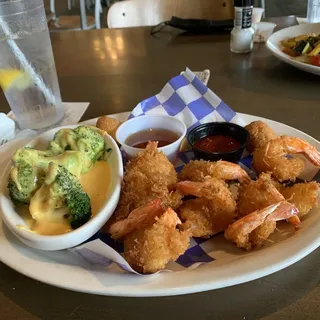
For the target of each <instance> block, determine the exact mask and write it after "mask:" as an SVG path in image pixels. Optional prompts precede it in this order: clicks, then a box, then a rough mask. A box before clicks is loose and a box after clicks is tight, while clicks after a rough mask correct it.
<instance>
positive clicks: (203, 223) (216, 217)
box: [179, 197, 236, 238]
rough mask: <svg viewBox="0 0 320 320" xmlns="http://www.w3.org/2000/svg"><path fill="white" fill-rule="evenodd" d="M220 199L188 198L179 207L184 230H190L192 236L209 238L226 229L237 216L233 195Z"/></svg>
mask: <svg viewBox="0 0 320 320" xmlns="http://www.w3.org/2000/svg"><path fill="white" fill-rule="evenodd" d="M217 200H220V201H215V200H209V199H206V198H198V199H192V200H187V201H185V202H184V203H183V205H182V206H181V207H180V208H179V215H180V217H181V219H182V221H184V222H183V224H182V226H181V229H182V230H190V232H191V235H192V237H200V238H207V237H210V236H212V235H214V234H216V233H219V232H221V231H224V230H225V229H226V228H227V227H228V226H229V225H230V224H231V223H232V222H233V221H234V219H235V217H236V204H235V201H234V200H233V198H232V197H225V200H222V199H217Z"/></svg>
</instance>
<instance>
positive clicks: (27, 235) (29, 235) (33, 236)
mask: <svg viewBox="0 0 320 320" xmlns="http://www.w3.org/2000/svg"><path fill="white" fill-rule="evenodd" d="M80 126H86V125H81V124H79V125H67V126H61V127H57V128H54V129H51V130H48V131H46V132H43V133H41V134H40V135H38V136H37V137H36V138H35V139H33V140H31V141H30V142H28V143H27V144H26V146H27V145H29V144H31V143H34V142H35V141H37V140H38V139H41V137H42V136H43V135H45V134H47V133H49V132H51V131H55V132H57V131H59V130H60V129H65V128H70V129H73V128H77V127H80ZM105 137H107V139H108V140H109V141H108V142H109V143H110V144H111V146H110V147H111V148H112V150H113V152H115V153H116V157H117V159H118V161H117V171H118V174H119V176H120V177H121V179H122V176H123V165H122V157H121V153H120V150H119V147H118V145H117V143H116V142H115V141H114V139H113V138H112V137H111V136H110V135H109V134H107V133H104V138H105ZM8 166H11V159H10V160H9V161H8V164H7V166H6V168H5V170H4V173H3V175H2V179H5V178H6V174H7V171H8ZM2 179H1V180H2ZM120 191H121V181H118V182H117V183H116V184H115V188H114V190H113V191H112V194H111V196H110V198H109V201H108V202H107V203H106V205H105V206H104V207H103V208H102V209H100V211H99V212H98V213H97V214H96V215H94V216H93V217H92V218H90V220H89V221H88V222H86V223H85V224H83V225H82V226H81V227H79V228H77V229H75V230H71V231H70V232H67V233H64V234H59V235H41V234H37V233H34V232H32V231H31V230H30V231H28V230H25V229H24V228H18V227H17V225H16V224H14V223H12V222H11V221H10V218H9V217H8V215H7V213H6V210H3V209H1V210H0V211H1V216H2V218H3V219H4V220H5V221H6V224H7V223H8V224H9V225H10V229H11V230H12V231H14V233H16V234H17V235H19V236H20V237H22V238H23V239H26V240H29V241H37V242H42V243H45V244H47V243H51V242H52V241H55V240H56V241H61V240H63V239H64V240H66V241H67V240H68V238H71V237H72V238H73V237H74V236H77V235H81V233H82V231H83V229H84V228H87V227H90V226H91V225H93V224H94V223H95V222H96V221H97V220H98V219H101V213H102V211H105V209H106V208H107V207H108V205H109V203H111V201H112V200H114V199H115V198H117V196H118V193H119V194H120ZM3 198H6V199H8V197H7V196H6V195H4V194H3V192H2V190H0V203H1V207H3V206H2V201H3ZM10 201H11V200H10ZM11 202H12V201H11ZM14 212H15V214H17V215H19V214H18V213H17V212H16V211H15V210H14ZM86 240H87V239H86ZM86 240H84V241H86Z"/></svg>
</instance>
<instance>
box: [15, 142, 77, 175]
mask: <svg viewBox="0 0 320 320" xmlns="http://www.w3.org/2000/svg"><path fill="white" fill-rule="evenodd" d="M12 161H13V163H14V165H15V166H20V165H21V164H28V165H30V166H32V167H37V168H39V169H43V170H46V169H47V168H48V166H49V163H50V162H54V163H56V164H59V165H61V166H63V167H65V168H66V169H68V170H69V171H70V172H71V173H72V174H74V175H76V176H77V177H78V176H80V173H81V170H82V153H81V152H79V151H66V152H64V153H62V154H59V155H57V156H54V157H50V156H47V153H46V152H45V151H40V150H35V149H32V148H22V149H18V150H17V151H16V152H15V153H14V155H13V157H12Z"/></svg>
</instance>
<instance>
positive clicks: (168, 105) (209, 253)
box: [72, 69, 315, 274]
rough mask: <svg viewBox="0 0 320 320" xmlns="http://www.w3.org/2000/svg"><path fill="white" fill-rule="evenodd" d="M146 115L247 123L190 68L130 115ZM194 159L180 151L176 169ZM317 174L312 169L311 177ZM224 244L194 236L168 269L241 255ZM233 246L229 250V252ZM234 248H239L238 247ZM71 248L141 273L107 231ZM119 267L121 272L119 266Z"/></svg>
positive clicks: (246, 162) (245, 161) (247, 164)
mask: <svg viewBox="0 0 320 320" xmlns="http://www.w3.org/2000/svg"><path fill="white" fill-rule="evenodd" d="M144 114H157V115H159V114H161V115H170V116H172V117H175V118H178V119H180V120H181V121H183V122H184V123H185V124H186V126H187V128H188V131H190V130H191V129H192V128H194V127H195V126H198V125H199V124H202V123H206V122H212V121H223V122H233V123H236V124H239V125H246V123H245V122H244V121H243V120H242V119H241V117H240V116H239V115H238V114H237V113H235V112H234V111H233V110H232V109H231V108H230V107H228V106H227V105H226V104H225V103H224V102H223V101H221V99H220V98H219V97H218V96H217V95H215V94H214V93H213V92H212V91H211V90H210V89H208V88H207V87H206V86H205V85H204V84H203V83H202V82H201V81H200V80H199V78H197V77H196V76H195V75H194V74H193V73H192V72H191V71H190V70H189V69H186V71H185V72H184V73H182V74H181V75H179V76H177V77H174V78H172V79H171V80H170V81H169V82H168V83H167V84H166V85H165V86H164V88H163V89H162V90H161V92H160V93H159V94H157V95H155V96H152V97H150V98H148V99H146V100H144V101H142V102H140V103H139V104H138V105H137V106H136V107H135V109H134V110H133V111H132V113H131V114H130V116H129V118H132V117H138V116H141V115H144ZM193 158H194V154H193V152H192V151H188V152H182V153H180V154H179V159H178V161H177V163H176V169H177V171H180V170H181V169H182V167H183V166H184V165H185V164H186V163H188V162H189V161H190V160H192V159H193ZM251 161H252V158H251V156H248V155H247V154H244V155H243V158H242V159H241V160H240V165H241V166H242V167H243V168H244V169H246V170H247V171H248V172H249V173H251V171H250V168H251ZM314 174H315V173H314V172H313V173H312V176H314ZM310 178H311V177H310ZM308 180H309V179H308ZM225 246H226V243H225V242H223V239H221V237H219V236H215V239H214V240H213V239H212V238H210V239H201V238H193V239H191V243H190V247H189V249H188V250H187V251H186V252H185V253H184V254H183V255H182V256H180V257H179V258H178V260H177V261H176V262H170V263H169V264H168V265H167V269H166V270H167V271H168V270H169V271H180V270H184V269H185V268H195V267H197V266H199V265H200V264H203V263H212V262H214V261H215V260H216V259H223V260H224V261H225V260H226V259H230V261H232V260H234V259H236V258H239V256H241V255H240V254H239V252H237V254H235V255H232V254H231V255H227V254H224V255H221V252H223V251H224V250H223V248H224V247H225ZM231 246H232V244H230V247H231ZM230 247H228V250H227V251H230ZM217 248H219V249H217ZM231 248H232V247H231ZM234 248H235V247H234ZM231 250H232V249H231ZM235 250H237V249H236V248H235ZM72 251H73V252H75V253H77V254H78V255H80V256H82V257H83V258H85V259H86V260H87V261H89V262H90V263H91V264H93V265H101V266H104V267H105V268H107V269H114V267H115V266H116V265H117V266H119V267H120V268H121V269H123V270H125V271H129V272H133V273H136V274H138V273H137V272H135V271H134V270H133V269H132V268H131V267H130V265H129V264H128V263H127V262H126V261H125V259H124V258H123V256H122V255H121V254H122V253H123V246H122V244H121V243H119V242H115V241H114V240H112V239H111V238H110V237H109V236H108V235H106V234H104V233H98V234H97V235H95V236H94V237H93V238H92V239H90V240H89V241H88V242H86V243H85V244H83V245H81V246H79V247H77V248H74V249H72ZM117 270H118V272H119V268H117Z"/></svg>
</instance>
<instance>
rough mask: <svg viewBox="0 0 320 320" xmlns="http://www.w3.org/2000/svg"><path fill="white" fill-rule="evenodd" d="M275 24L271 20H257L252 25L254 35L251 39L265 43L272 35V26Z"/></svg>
mask: <svg viewBox="0 0 320 320" xmlns="http://www.w3.org/2000/svg"><path fill="white" fill-rule="evenodd" d="M276 26H277V25H276V24H275V23H272V22H259V23H256V24H254V25H253V29H254V36H253V40H254V42H256V43H265V42H267V40H268V39H269V37H270V36H271V35H272V33H273V31H274V28H275V27H276Z"/></svg>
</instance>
